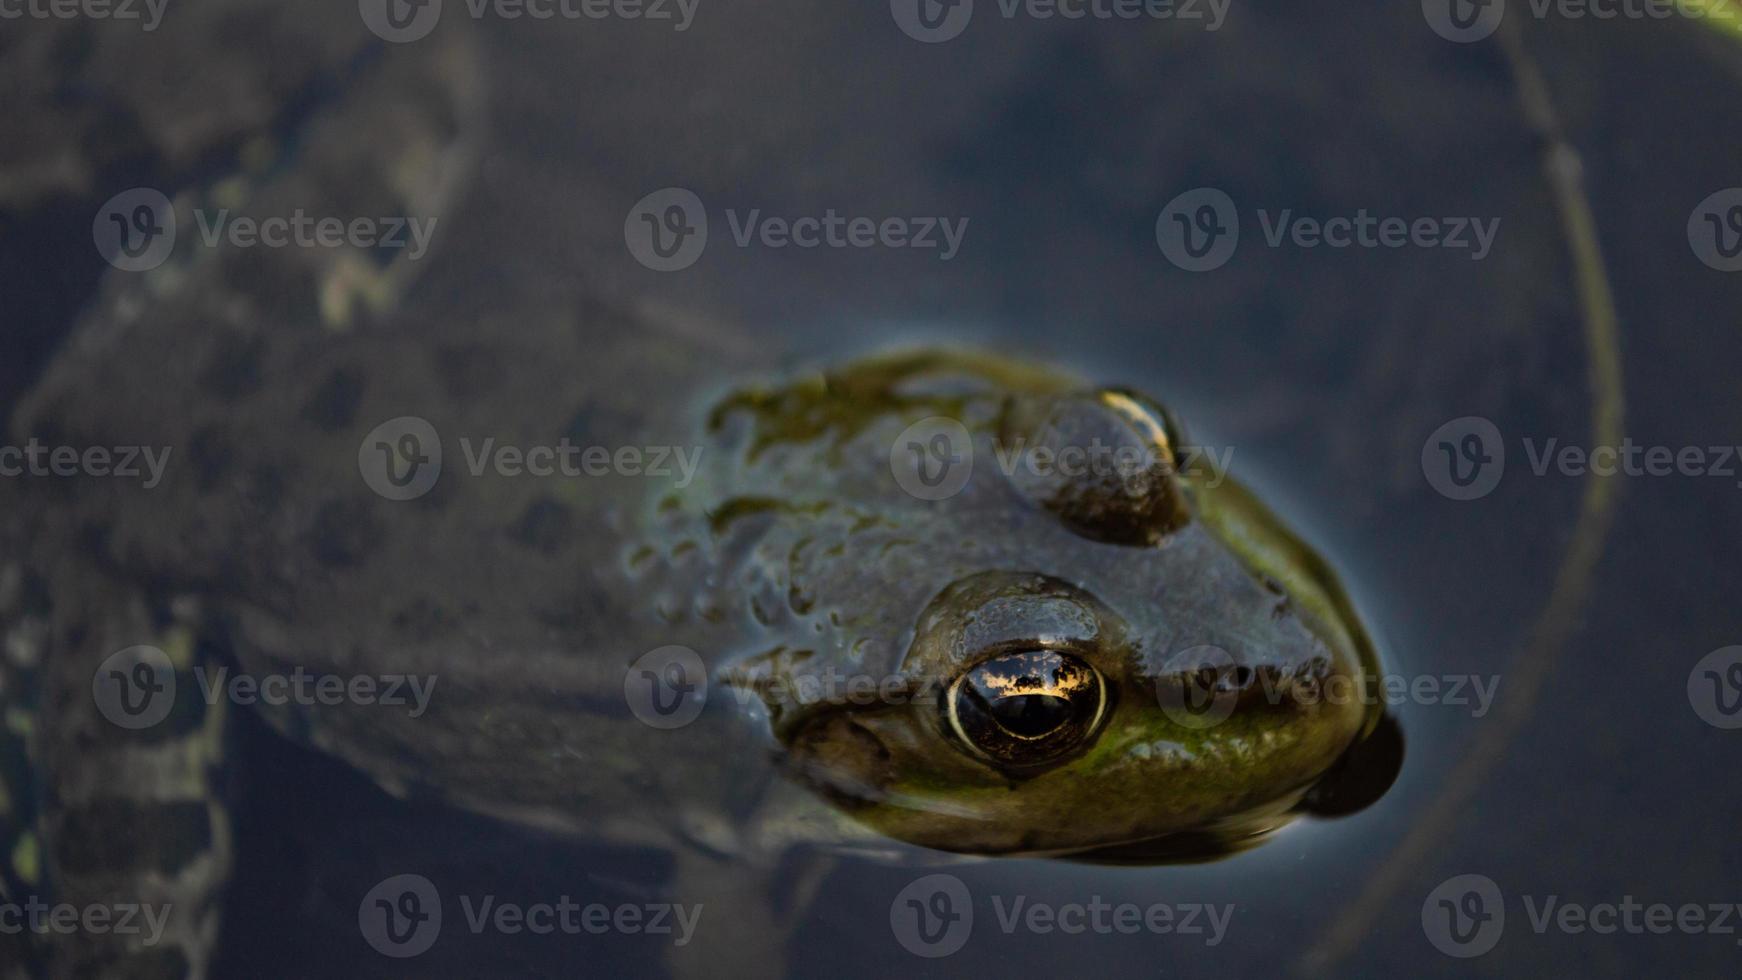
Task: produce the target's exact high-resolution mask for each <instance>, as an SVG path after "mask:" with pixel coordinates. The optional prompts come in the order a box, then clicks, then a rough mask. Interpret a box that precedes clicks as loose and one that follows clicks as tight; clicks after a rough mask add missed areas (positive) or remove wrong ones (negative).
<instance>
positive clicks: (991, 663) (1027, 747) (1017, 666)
mask: <svg viewBox="0 0 1742 980" xmlns="http://www.w3.org/2000/svg"><path fill="white" fill-rule="evenodd" d="M943 711H944V718H945V722H946V725H947V727H948V729H949V731H950V732H951V733H952V734H953V735H954V736H955V737H956V738H957V739H958V740H959V741H960V742H961V744H962V745H963V747H964V748H966V749H968V750H969V751H970V752H972V753H973V754H975V755H978V756H981V757H983V758H985V759H988V760H989V761H991V762H993V763H996V764H997V765H999V766H1002V767H1006V768H1011V769H1028V768H1033V767H1037V766H1046V765H1050V764H1053V763H1056V762H1059V761H1061V760H1063V759H1065V758H1068V757H1070V756H1072V755H1075V754H1076V753H1077V752H1078V751H1079V750H1081V749H1082V748H1083V747H1084V746H1086V745H1087V744H1088V743H1089V741H1090V740H1091V739H1092V738H1093V736H1094V734H1095V732H1096V730H1097V729H1098V728H1099V727H1100V723H1101V720H1102V719H1103V718H1105V717H1106V715H1107V683H1106V681H1105V680H1104V679H1103V678H1102V677H1101V675H1100V674H1099V673H1098V672H1097V671H1096V670H1095V669H1094V668H1093V667H1091V666H1090V665H1088V664H1086V663H1084V662H1083V661H1081V660H1078V659H1077V658H1076V657H1073V656H1071V655H1070V654H1067V653H1061V652H1059V651H1056V650H1030V651H1021V652H1013V653H1005V654H1000V655H998V656H995V657H993V658H991V659H990V660H986V661H983V662H982V663H980V664H978V665H977V666H975V667H973V668H971V669H969V670H967V671H964V672H963V673H962V674H961V676H959V677H957V678H956V680H955V682H954V683H952V684H951V685H950V687H949V691H948V695H947V697H946V698H945V700H944V703H943Z"/></svg>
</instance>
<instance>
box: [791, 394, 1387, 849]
mask: <svg viewBox="0 0 1742 980" xmlns="http://www.w3.org/2000/svg"><path fill="white" fill-rule="evenodd" d="M981 377H982V379H984V373H981ZM1026 380H1030V381H1031V380H1032V379H1026ZM1009 382H1010V375H1009V374H1008V373H1007V372H1005V373H1001V374H1000V376H999V379H998V383H995V384H993V385H991V387H990V390H987V391H982V392H980V393H978V394H968V395H963V394H962V393H961V391H960V390H959V389H951V390H952V391H954V394H952V396H951V398H952V399H953V400H952V401H950V402H949V403H948V405H947V406H945V405H944V404H943V403H937V402H933V403H931V408H933V409H938V408H943V407H947V408H949V409H951V410H952V414H951V416H950V417H949V418H948V419H946V420H944V421H942V422H939V421H938V418H937V417H933V418H932V420H931V423H930V426H931V429H930V430H926V431H924V432H922V435H924V436H925V437H924V438H922V439H919V440H918V441H917V442H916V443H915V447H914V453H915V459H914V465H923V464H924V463H925V462H926V460H925V458H924V457H925V455H926V453H927V451H928V449H927V447H928V446H929V445H931V439H932V438H934V437H935V435H936V431H945V429H947V428H948V426H950V425H951V424H956V423H959V424H960V425H961V429H960V430H959V432H960V433H963V434H966V438H967V439H970V440H972V444H971V446H963V447H961V448H962V449H963V450H964V452H962V453H961V454H960V455H963V456H970V457H972V459H973V461H974V464H975V466H974V472H973V475H972V477H971V478H970V479H968V480H967V481H966V482H965V483H963V484H962V486H961V487H960V489H959V490H956V491H954V492H952V493H950V494H949V495H948V496H943V497H940V496H937V495H935V494H929V493H926V492H924V491H921V492H920V493H919V494H918V498H924V499H916V497H915V495H914V494H912V493H908V494H906V497H907V498H908V499H906V500H903V499H902V495H901V494H899V493H898V494H890V493H889V492H888V487H887V485H888V484H890V483H891V482H892V480H891V470H892V471H893V475H894V479H893V482H894V483H897V484H901V483H909V482H910V481H906V480H903V479H902V477H903V472H902V461H901V456H902V454H903V449H902V445H901V443H902V439H903V438H904V436H901V435H897V436H894V439H893V443H894V449H893V450H889V451H886V452H885V453H884V455H883V463H882V465H884V466H885V467H889V468H890V469H889V470H886V471H885V472H884V473H882V474H878V475H875V476H874V475H873V474H871V473H868V472H862V473H860V474H859V475H858V477H856V478H852V479H849V480H844V481H842V482H840V483H838V484H836V487H835V489H836V492H837V493H839V494H842V495H845V496H849V497H852V498H853V499H854V500H855V504H856V506H857V507H858V508H859V509H860V510H871V511H873V512H875V513H876V515H877V519H878V522H879V523H880V524H881V525H883V526H885V527H887V528H893V529H894V530H893V531H892V532H891V533H892V534H895V535H899V536H900V538H899V539H900V540H902V541H904V542H906V544H905V545H904V547H902V548H899V549H897V548H891V547H889V546H888V542H889V541H890V540H891V539H890V538H888V537H885V538H881V539H878V540H881V541H882V542H883V546H882V547H881V548H880V549H879V550H878V551H877V553H876V558H875V560H873V558H872V557H871V555H870V554H865V555H862V556H860V557H859V559H858V560H847V561H841V562H837V563H835V564H834V565H833V566H832V568H831V570H830V571H829V572H828V573H827V574H824V575H820V576H818V577H817V578H816V579H814V580H812V581H809V582H807V583H806V588H807V589H809V590H811V591H813V592H818V593H821V596H822V601H824V602H827V601H828V599H829V596H830V593H834V594H835V595H836V596H839V597H841V599H842V603H841V604H842V606H843V607H847V606H851V607H852V608H856V609H858V610H860V611H861V612H863V613H865V615H866V616H867V617H869V618H871V619H874V620H875V622H874V623H871V624H869V625H867V626H865V628H866V629H867V630H869V632H870V634H871V635H872V636H874V637H875V638H876V640H877V641H878V644H874V645H880V646H881V648H882V649H883V650H884V652H883V653H876V652H872V653H869V654H862V655H860V656H858V657H857V658H856V659H855V660H854V668H855V669H856V670H861V671H868V672H885V673H886V676H885V677H883V678H881V679H880V680H879V682H878V683H877V684H876V685H875V688H874V690H873V687H872V686H871V685H866V686H864V687H862V688H860V690H859V692H858V696H854V695H853V694H852V692H851V690H850V688H849V687H848V686H846V685H841V684H838V683H837V684H835V685H833V686H832V688H831V689H832V690H834V691H836V692H837V693H836V695H835V696H822V697H816V698H811V699H806V700H804V701H803V703H801V704H797V705H795V704H793V703H792V701H791V700H790V699H788V700H786V701H784V702H783V703H781V704H779V705H771V707H773V708H775V709H776V710H774V711H773V712H771V713H772V714H773V717H774V721H775V726H774V727H775V732H776V734H777V736H778V738H779V739H780V741H781V743H782V745H783V747H784V749H785V753H786V759H787V762H788V763H789V768H790V770H791V772H792V773H794V774H795V776H796V777H797V778H798V779H800V780H801V781H803V782H804V783H806V784H807V785H809V786H811V787H813V788H814V789H815V790H817V791H818V792H819V793H821V794H822V795H823V796H825V797H826V798H828V799H829V800H831V801H832V802H834V803H835V804H836V805H838V806H840V807H841V808H843V809H844V810H846V811H847V812H848V813H849V814H851V815H852V816H853V817H854V818H856V819H857V820H858V821H860V822H861V823H863V824H866V825H868V826H869V827H871V828H872V829H874V830H876V831H878V832H880V833H882V834H886V835H888V836H891V837H894V838H898V839H901V840H905V841H909V842H912V843H915V844H920V845H923V846H927V847H933V848H938V849H943V850H948V851H954V852H963V853H988V854H1013V853H1020V854H1044V855H1055V856H1077V857H1083V858H1088V859H1094V860H1121V861H1153V860H1179V859H1193V858H1202V857H1205V856H1209V855H1214V854H1219V853H1227V852H1229V851H1231V850H1237V849H1240V848H1242V847H1245V846H1249V845H1250V844H1252V843H1254V842H1256V841H1258V840H1260V839H1262V838H1263V837H1265V836H1266V835H1268V834H1269V833H1271V832H1272V831H1274V830H1276V829H1278V828H1279V827H1281V826H1283V825H1285V824H1287V823H1288V822H1289V821H1290V820H1292V819H1293V818H1294V817H1295V815H1297V814H1299V813H1301V812H1309V811H1317V812H1321V813H1326V814H1329V813H1342V812H1349V811H1351V810H1353V809H1359V808H1360V807H1361V806H1364V805H1365V804H1366V803H1368V802H1371V801H1372V800H1373V799H1376V798H1377V796H1378V795H1379V794H1381V793H1383V791H1384V790H1385V789H1386V788H1387V787H1388V786H1389V784H1390V782H1391V780H1392V778H1393V777H1394V776H1395V773H1396V771H1397V766H1398V764H1399V762H1400V760H1401V754H1400V749H1401V742H1400V740H1399V738H1398V737H1397V735H1396V729H1395V727H1394V726H1392V725H1390V724H1389V722H1388V721H1387V720H1386V719H1385V718H1384V715H1383V711H1382V708H1381V705H1380V704H1379V699H1378V698H1377V697H1376V694H1377V691H1376V689H1375V687H1374V682H1375V680H1376V675H1377V672H1378V662H1377V658H1376V655H1375V653H1374V650H1373V647H1372V644H1371V643H1370V641H1369V640H1368V638H1367V635H1366V632H1365V630H1364V629H1363V627H1362V625H1361V623H1360V621H1359V620H1358V618H1357V616H1356V614H1355V612H1354V609H1353V606H1352V604H1351V603H1350V602H1349V600H1348V599H1347V598H1346V596H1345V594H1344V592H1343V590H1342V588H1341V586H1340V585H1339V584H1338V582H1337V580H1336V578H1335V576H1334V575H1333V573H1332V572H1331V571H1330V569H1329V567H1328V566H1327V565H1326V564H1325V562H1324V561H1323V560H1322V559H1321V558H1320V557H1319V556H1318V555H1317V554H1316V553H1314V552H1313V551H1312V550H1311V549H1310V548H1308V547H1307V546H1306V545H1305V544H1304V543H1303V542H1302V541H1301V539H1299V538H1298V537H1297V536H1295V535H1294V534H1293V533H1292V532H1291V531H1289V530H1288V529H1287V528H1285V527H1284V526H1283V525H1282V523H1281V522H1280V521H1279V520H1278V519H1277V518H1276V517H1275V516H1274V515H1273V514H1272V513H1271V512H1270V511H1269V510H1268V509H1266V508H1265V507H1264V506H1263V505H1262V504H1261V503H1260V502H1259V501H1258V500H1257V498H1256V497H1255V496H1254V495H1252V494H1251V493H1250V492H1248V491H1246V490H1245V489H1244V488H1242V487H1241V486H1239V485H1238V484H1236V483H1234V482H1233V481H1232V480H1231V479H1230V478H1229V477H1228V476H1227V474H1226V473H1225V472H1223V471H1222V468H1221V467H1220V466H1218V465H1217V464H1216V463H1214V462H1213V461H1212V460H1210V459H1209V458H1208V457H1205V456H1201V455H1198V454H1193V453H1190V452H1188V451H1187V450H1186V448H1185V445H1186V444H1185V442H1184V438H1183V435H1182V429H1181V428H1180V426H1179V424H1178V422H1177V421H1176V420H1175V419H1174V418H1173V416H1172V415H1171V414H1170V413H1168V412H1167V411H1166V410H1164V409H1163V408H1162V407H1161V406H1160V405H1159V404H1158V403H1157V402H1156V401H1154V400H1151V399H1148V398H1145V397H1143V396H1141V395H1138V394H1136V393H1133V392H1130V391H1125V390H1120V389H1104V388H1076V387H1072V386H1070V385H1068V384H1065V383H1059V384H1051V383H1049V384H1047V385H1044V386H1037V385H1035V384H1032V383H1023V384H1021V385H1019V386H1013V385H1011V384H1010V383H1009ZM925 410H926V409H925V408H924V407H923V406H916V405H914V404H905V405H904V404H902V403H901V402H900V401H899V400H897V401H896V402H894V403H887V404H883V405H882V407H881V408H880V409H879V411H880V413H883V414H890V413H893V415H894V416H895V418H894V419H893V420H891V419H882V420H881V421H880V423H878V424H870V423H868V424H866V425H865V426H864V427H863V432H865V433H870V432H876V433H880V434H878V435H876V436H873V437H872V438H871V439H870V443H871V444H872V445H873V446H875V445H876V444H877V443H878V442H879V441H881V442H882V445H884V446H888V445H890V444H891V442H890V441H889V440H890V436H891V431H892V430H893V429H894V428H896V427H897V426H898V425H900V424H901V423H906V424H907V426H908V431H909V432H911V431H912V427H913V425H914V424H916V423H915V421H914V416H916V415H919V414H921V413H922V412H923V411H925ZM940 425H941V426H943V427H944V428H943V429H940V428H939V426H940ZM852 441H853V440H851V439H841V440H837V441H836V442H835V444H834V450H835V451H836V452H837V458H836V461H835V462H834V463H833V464H832V466H831V471H833V472H837V473H838V472H839V471H840V470H841V469H842V468H843V467H845V466H849V464H846V463H844V462H842V461H843V460H846V459H850V458H853V457H854V455H855V453H854V451H853V450H852V449H851V443H852ZM1077 447H1081V448H1082V449H1083V450H1084V451H1083V452H1080V453H1073V452H1071V450H1072V449H1073V448H1077ZM941 448H943V447H940V449H941ZM1097 448H1098V450H1099V455H1098V457H1097V455H1096V451H1097ZM858 455H859V456H861V457H862V456H864V455H865V453H863V452H860V453H858ZM1097 459H1098V461H1097ZM982 464H988V465H982ZM847 554H848V556H849V557H851V556H852V549H851V548H850V547H849V548H848V549H847ZM849 596H850V597H851V599H852V601H851V602H848V601H846V600H847V597H849ZM863 622H864V621H863V618H862V620H861V623H862V624H863ZM764 666H765V667H766V666H767V665H766V664H765V665H764ZM841 667H842V664H841V663H840V662H839V658H830V657H802V658H797V659H794V658H791V657H790V656H788V658H787V659H786V660H784V661H783V662H781V663H780V664H779V665H778V666H777V667H775V668H774V669H775V670H776V671H778V672H780V673H781V674H782V676H783V677H784V678H785V679H786V680H787V681H789V682H790V681H791V679H792V677H793V676H795V675H804V676H806V677H809V678H811V679H816V678H817V676H818V675H819V673H820V672H821V671H823V670H829V671H837V670H839V669H841ZM824 688H830V685H826V684H820V683H819V687H818V689H819V690H820V689H824ZM789 689H790V688H789Z"/></svg>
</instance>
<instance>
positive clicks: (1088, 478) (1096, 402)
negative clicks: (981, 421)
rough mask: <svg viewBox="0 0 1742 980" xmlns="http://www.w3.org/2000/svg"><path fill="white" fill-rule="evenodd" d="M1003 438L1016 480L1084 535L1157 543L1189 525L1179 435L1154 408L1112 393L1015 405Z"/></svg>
mask: <svg viewBox="0 0 1742 980" xmlns="http://www.w3.org/2000/svg"><path fill="white" fill-rule="evenodd" d="M1001 430H1002V431H1001V436H1000V437H1001V440H1002V441H1003V443H1004V445H1005V449H1006V450H1007V451H1009V450H1014V452H1013V453H1011V455H1012V458H1014V459H1015V460H1016V462H1017V465H1016V466H1015V467H1014V468H1013V469H1012V470H1011V471H1010V476H1011V482H1012V483H1013V484H1015V486H1016V488H1017V489H1018V490H1020V491H1021V492H1022V494H1023V495H1024V496H1026V497H1028V498H1029V499H1030V500H1032V501H1034V502H1035V503H1037V504H1040V505H1041V506H1043V507H1045V508H1046V509H1047V510H1050V511H1052V512H1053V513H1054V514H1055V515H1057V516H1058V518H1059V519H1060V520H1062V521H1063V522H1064V523H1065V524H1066V525H1067V526H1069V527H1070V528H1071V529H1072V530H1074V531H1076V532H1077V533H1078V534H1081V535H1083V536H1084V537H1087V538H1091V539H1093V540H1096V541H1105V542H1108V543H1111V544H1124V545H1139V546H1143V545H1153V544H1155V543H1156V542H1158V541H1160V540H1161V539H1162V538H1163V537H1164V536H1166V535H1167V534H1168V533H1170V532H1172V531H1174V530H1176V529H1178V528H1180V527H1182V526H1184V525H1185V524H1186V522H1187V521H1189V520H1190V519H1191V518H1190V513H1189V511H1188V508H1187V506H1186V501H1185V498H1184V495H1183V494H1182V493H1181V492H1180V482H1179V475H1178V465H1179V460H1178V456H1177V454H1178V451H1179V446H1178V445H1177V443H1178V441H1179V439H1178V434H1177V433H1178V430H1177V427H1176V426H1175V425H1174V424H1173V422H1172V420H1171V419H1169V418H1168V417H1167V415H1166V413H1165V412H1163V411H1162V410H1161V409H1160V408H1159V407H1158V406H1156V405H1155V404H1154V403H1152V402H1150V401H1148V400H1146V399H1144V398H1142V397H1140V396H1137V395H1134V394H1131V393H1130V392H1126V391H1121V390H1115V389H1108V390H1104V391H1095V392H1086V393H1079V394H1075V395H1068V396H1065V397H1061V398H1052V399H1046V400H1044V401H1041V402H1038V403H1035V402H1027V403H1023V402H1016V403H1012V404H1011V405H1010V407H1009V409H1008V410H1007V412H1006V414H1005V418H1004V420H1003V425H1002V426H1001Z"/></svg>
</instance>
